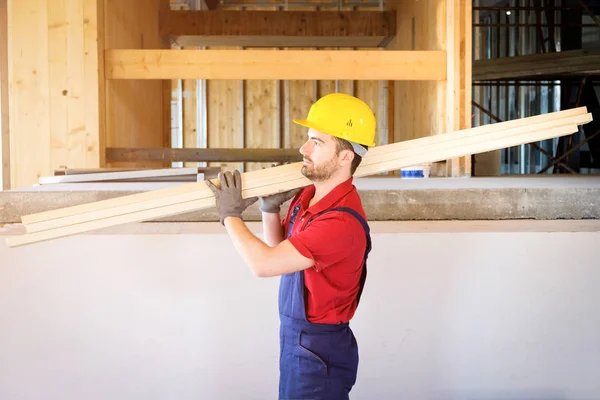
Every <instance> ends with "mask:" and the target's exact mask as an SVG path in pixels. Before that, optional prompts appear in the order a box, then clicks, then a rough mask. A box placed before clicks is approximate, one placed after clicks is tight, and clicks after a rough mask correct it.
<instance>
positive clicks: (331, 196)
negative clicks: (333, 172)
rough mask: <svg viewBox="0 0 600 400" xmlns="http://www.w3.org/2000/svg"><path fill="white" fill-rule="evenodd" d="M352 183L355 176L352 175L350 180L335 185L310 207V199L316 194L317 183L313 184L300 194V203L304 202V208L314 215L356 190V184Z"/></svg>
mask: <svg viewBox="0 0 600 400" xmlns="http://www.w3.org/2000/svg"><path fill="white" fill-rule="evenodd" d="M352 183H353V177H350V178H349V179H348V180H346V181H344V182H342V183H340V184H339V185H337V186H336V187H334V188H333V190H332V191H330V192H329V193H327V195H326V196H325V197H323V198H322V199H321V200H319V201H318V202H317V203H316V204H313V205H312V206H311V207H310V208H308V204H309V203H310V200H311V199H312V198H313V196H314V195H315V185H311V186H309V187H307V188H306V189H305V190H304V191H302V194H301V195H300V203H301V204H302V208H303V209H304V210H306V212H309V213H311V214H313V215H315V214H318V213H320V212H321V211H324V210H326V209H328V208H331V207H332V206H333V205H334V204H335V203H336V202H337V201H339V200H340V199H341V198H342V197H344V196H346V195H347V194H348V193H350V192H351V191H352V190H354V185H353V184H352Z"/></svg>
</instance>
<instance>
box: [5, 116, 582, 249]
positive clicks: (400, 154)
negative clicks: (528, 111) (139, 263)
mask: <svg viewBox="0 0 600 400" xmlns="http://www.w3.org/2000/svg"><path fill="white" fill-rule="evenodd" d="M585 111H586V110H585V107H582V108H579V109H573V110H568V111H565V112H557V113H552V114H551V115H550V118H548V116H545V117H547V118H540V117H530V118H525V119H524V120H526V122H525V123H523V122H522V121H520V122H521V123H520V124H519V123H515V122H516V121H508V122H503V123H498V124H493V125H487V126H483V127H478V128H473V129H468V130H465V131H458V132H452V133H448V134H445V135H437V136H433V137H427V138H422V139H417V140H413V141H409V142H404V143H396V144H393V145H386V146H381V147H376V148H374V149H373V150H371V152H370V153H369V154H368V155H367V156H366V157H365V158H364V160H363V164H361V166H360V167H359V169H358V170H357V173H356V175H355V176H356V177H360V176H368V175H372V174H375V173H379V172H384V171H386V170H389V169H396V168H400V167H402V166H407V165H413V164H416V163H419V162H426V161H435V160H437V159H447V158H453V157H455V156H457V155H460V154H472V153H477V152H481V151H489V150H491V149H494V148H504V147H510V146H513V145H516V144H519V143H528V142H531V141H537V140H542V139H547V138H551V137H556V136H562V135H566V134H569V133H572V132H575V131H576V130H577V125H579V124H583V123H587V122H589V121H591V114H589V113H587V114H582V112H585ZM301 167H302V163H294V164H289V165H284V166H281V167H275V168H271V169H268V170H261V171H253V172H250V173H246V174H243V176H242V178H243V181H244V188H245V189H244V193H243V195H244V197H250V196H259V195H267V194H272V193H276V192H278V191H283V190H288V189H290V188H293V187H301V186H305V185H307V184H310V181H308V180H307V179H306V178H304V177H303V176H302V175H301V174H300V172H299V171H300V168H301ZM202 185H205V184H204V182H199V183H198V184H190V185H184V186H180V187H176V188H168V189H162V190H158V191H154V192H149V193H141V194H137V195H133V196H126V197H123V198H120V199H111V200H106V201H103V202H97V203H92V204H85V205H82V206H76V207H70V208H68V209H62V210H54V211H50V212H46V213H40V214H34V215H30V216H24V217H23V222H24V223H26V226H27V229H28V232H31V233H29V234H27V235H25V237H23V236H21V237H15V238H11V243H9V246H16V245H21V244H26V243H32V242H35V241H41V240H47V239H51V238H56V237H62V236H66V235H70V234H74V233H78V232H84V231H87V230H89V229H97V228H95V227H96V226H98V227H106V226H113V225H114V224H120V223H127V222H133V221H135V219H134V218H135V217H134V216H133V215H132V214H138V217H137V218H138V219H137V221H142V220H147V219H148V218H150V216H151V218H157V217H161V216H168V215H173V214H174V213H179V212H187V211H190V210H192V209H194V207H209V206H211V204H212V205H214V198H213V197H212V192H210V191H209V190H208V189H207V188H206V187H205V186H202ZM161 208H162V209H161ZM153 210H154V211H153ZM41 216H43V217H44V218H41V219H40V217H41ZM111 218H112V219H111ZM115 218H116V219H115ZM100 219H102V221H100ZM26 220H27V221H28V222H25V221H26ZM33 221H35V222H36V224H35V225H34V224H33ZM123 221H125V222H123ZM73 224H74V225H73ZM94 224H97V225H94ZM107 224H108V225H107ZM45 229H47V230H48V231H46V232H43V230H45ZM33 231H35V232H33Z"/></svg>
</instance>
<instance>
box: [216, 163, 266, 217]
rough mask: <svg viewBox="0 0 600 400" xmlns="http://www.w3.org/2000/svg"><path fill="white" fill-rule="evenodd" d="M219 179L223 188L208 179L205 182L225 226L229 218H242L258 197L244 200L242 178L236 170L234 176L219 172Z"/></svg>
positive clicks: (229, 173)
mask: <svg viewBox="0 0 600 400" xmlns="http://www.w3.org/2000/svg"><path fill="white" fill-rule="evenodd" d="M217 178H218V179H219V185H220V186H221V188H217V187H216V186H215V185H214V184H213V183H212V182H211V181H210V180H208V179H207V180H206V181H205V182H206V186H208V188H209V189H210V190H212V192H213V193H214V195H215V199H216V202H217V210H218V211H219V216H220V217H221V224H222V225H225V218H227V217H238V218H242V213H243V212H244V210H245V209H246V208H248V207H249V206H250V205H252V204H254V203H255V202H256V201H257V200H258V197H249V198H247V199H244V198H242V176H241V175H240V172H239V171H238V170H235V171H234V172H233V174H232V173H231V172H229V171H227V172H224V173H223V172H219V174H218V176H217Z"/></svg>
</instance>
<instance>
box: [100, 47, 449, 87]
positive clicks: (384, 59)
mask: <svg viewBox="0 0 600 400" xmlns="http://www.w3.org/2000/svg"><path fill="white" fill-rule="evenodd" d="M105 62H106V64H105V73H106V78H107V79H111V80H122V79H172V78H178V79H299V80H315V79H316V80H320V79H353V80H365V79H366V80H386V79H391V80H411V81H420V80H434V81H441V80H445V79H446V73H447V71H446V52H445V51H433V50H431V51H427V50H425V51H400V50H397V51H396V50H388V51H378V50H281V51H280V50H255V51H245V50H142V49H112V50H107V51H106V54H105Z"/></svg>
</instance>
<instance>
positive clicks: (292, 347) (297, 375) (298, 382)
mask: <svg viewBox="0 0 600 400" xmlns="http://www.w3.org/2000/svg"><path fill="white" fill-rule="evenodd" d="M299 209H300V206H299V205H298V206H296V207H295V208H294V209H293V210H292V215H291V219H290V223H289V227H288V233H287V237H288V238H289V237H290V236H291V233H292V228H293V226H294V222H295V220H296V216H297V213H298V211H299ZM333 210H338V211H343V212H348V213H350V214H352V215H353V216H354V217H355V218H357V219H358V220H359V221H360V222H361V224H362V226H363V229H364V231H365V234H366V236H367V249H366V251H365V256H364V263H363V269H362V273H361V279H360V288H359V291H358V295H357V301H360V296H361V294H362V291H363V288H364V284H365V280H366V276H367V257H368V255H369V252H370V251H371V237H370V230H369V225H368V224H367V222H366V221H365V220H364V219H363V218H362V217H361V216H360V214H358V213H357V212H356V211H355V210H353V209H350V208H333V209H329V210H325V211H322V212H321V213H319V214H317V215H315V216H313V217H312V218H311V220H312V219H314V218H315V217H317V216H318V215H321V214H322V213H324V212H328V211H333ZM309 223H310V221H309ZM307 226H308V224H307ZM304 290H305V287H304V271H298V272H295V273H291V274H287V275H283V276H282V277H281V282H280V286H279V318H280V322H281V324H280V337H279V341H280V343H279V344H280V360H279V370H280V378H279V399H280V400H284V399H285V400H307V399H327V400H342V399H348V398H349V397H348V394H349V392H350V390H351V389H352V387H353V386H354V383H355V382H356V376H357V369H358V358H359V357H358V345H357V343H356V339H355V337H354V334H353V333H352V330H351V329H350V326H349V323H348V322H346V323H342V324H315V323H312V322H309V321H308V320H307V319H306V310H305V301H304Z"/></svg>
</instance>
